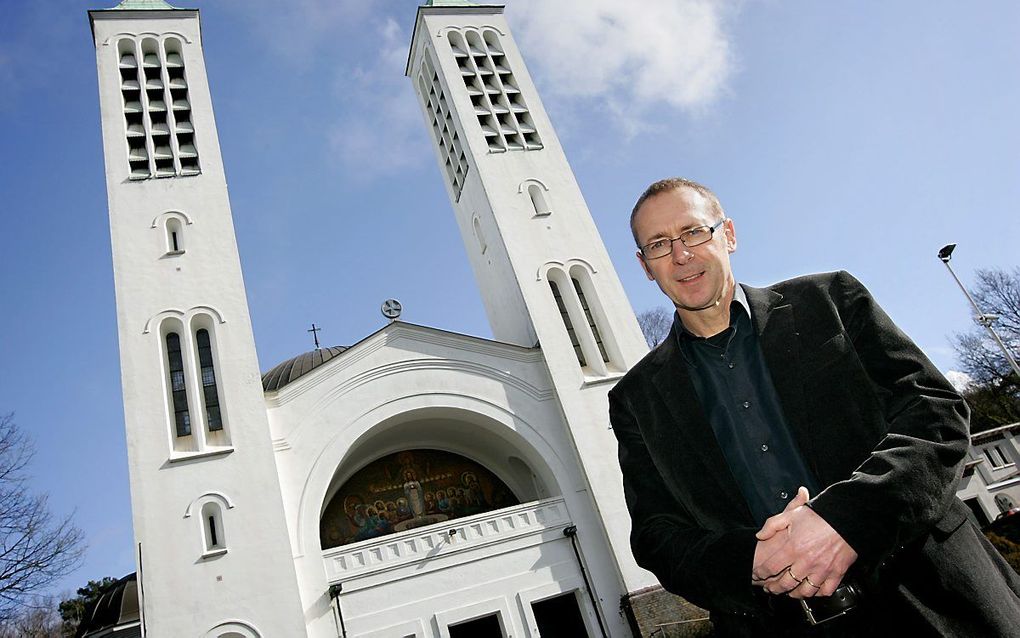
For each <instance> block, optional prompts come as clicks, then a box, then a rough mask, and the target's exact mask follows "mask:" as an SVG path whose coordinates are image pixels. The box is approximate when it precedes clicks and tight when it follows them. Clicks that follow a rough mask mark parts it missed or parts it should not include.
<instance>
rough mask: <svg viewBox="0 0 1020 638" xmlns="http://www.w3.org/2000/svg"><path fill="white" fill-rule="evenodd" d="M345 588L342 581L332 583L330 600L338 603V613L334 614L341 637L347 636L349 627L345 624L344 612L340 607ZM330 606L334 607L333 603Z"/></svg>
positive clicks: (345, 637)
mask: <svg viewBox="0 0 1020 638" xmlns="http://www.w3.org/2000/svg"><path fill="white" fill-rule="evenodd" d="M343 590H344V586H343V584H341V583H337V584H335V585H330V586H329V602H330V603H336V613H335V614H334V615H333V622H334V623H337V628H336V630H337V632H338V633H337V636H339V637H340V638H347V627H346V626H345V625H344V612H343V610H342V609H340V592H342V591H343ZM330 607H333V605H332V604H330ZM338 619H339V620H338Z"/></svg>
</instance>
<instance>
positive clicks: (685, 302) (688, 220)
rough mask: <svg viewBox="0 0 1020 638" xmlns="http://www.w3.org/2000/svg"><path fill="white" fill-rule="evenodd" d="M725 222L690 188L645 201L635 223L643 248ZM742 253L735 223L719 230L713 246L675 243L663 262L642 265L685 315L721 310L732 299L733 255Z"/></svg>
mask: <svg viewBox="0 0 1020 638" xmlns="http://www.w3.org/2000/svg"><path fill="white" fill-rule="evenodd" d="M718 221H719V216H718V214H716V213H714V212H713V211H712V208H711V204H710V203H709V201H708V200H707V199H705V198H704V197H702V196H701V195H700V194H699V193H698V192H697V191H694V190H691V189H689V188H681V189H674V190H671V191H666V192H663V193H659V194H658V195H655V196H653V197H651V198H650V199H647V200H645V203H644V204H642V205H641V208H640V209H638V213H637V216H636V217H635V218H634V231H635V234H636V235H637V239H638V243H639V244H640V245H642V246H644V245H646V244H647V243H648V242H650V241H653V240H655V239H660V238H673V237H678V236H680V233H682V232H684V231H686V230H690V229H691V228H694V227H695V226H712V225H713V224H715V223H716V222H718ZM736 249H737V237H736V234H735V233H734V229H733V222H732V221H730V220H727V221H726V222H725V223H724V224H723V225H722V226H721V227H720V228H719V229H718V230H716V231H715V234H714V235H713V237H712V239H711V241H709V242H707V243H704V244H701V245H700V246H695V247H693V248H688V247H686V246H684V245H683V243H682V242H680V241H675V242H673V252H672V253H670V254H669V255H666V256H665V257H659V258H658V259H645V258H644V257H643V256H642V255H641V251H638V261H639V262H641V267H642V268H643V269H644V271H645V274H646V275H648V278H649V279H651V280H654V281H655V283H657V284H658V285H659V288H660V289H661V290H662V292H663V293H665V295H666V296H667V297H669V298H670V300H671V301H672V302H673V304H674V305H675V306H676V307H677V309H678V310H681V311H684V310H686V311H699V310H704V309H707V308H712V307H715V305H716V304H717V303H718V302H720V301H723V298H724V296H726V295H727V294H732V289H733V272H732V270H731V268H730V253H732V252H733V251H735V250H736Z"/></svg>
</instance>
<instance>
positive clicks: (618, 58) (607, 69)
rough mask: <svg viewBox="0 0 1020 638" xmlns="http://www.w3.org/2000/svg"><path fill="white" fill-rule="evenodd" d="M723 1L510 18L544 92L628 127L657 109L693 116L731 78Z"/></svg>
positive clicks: (583, 0)
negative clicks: (585, 104) (591, 105)
mask: <svg viewBox="0 0 1020 638" xmlns="http://www.w3.org/2000/svg"><path fill="white" fill-rule="evenodd" d="M735 6H736V5H735V4H734V3H732V2H731V3H726V2H723V1H722V0H642V2H640V3H625V2H620V1H619V0H558V1H557V2H549V1H547V0H545V1H543V0H514V1H513V3H512V4H511V6H510V7H508V8H507V19H508V20H510V22H511V24H512V25H513V28H514V34H515V36H516V38H517V40H518V43H519V44H520V47H521V50H522V51H524V53H525V56H526V57H527V60H528V62H529V66H530V67H531V69H532V72H533V73H534V74H535V76H536V77H537V78H538V79H539V83H540V86H541V89H542V90H543V92H544V93H545V94H547V95H549V96H551V97H552V98H553V99H559V98H569V99H579V100H594V101H597V102H599V103H601V104H602V105H603V106H604V107H605V108H606V109H607V110H608V111H609V112H611V113H613V114H614V115H615V116H616V117H617V118H618V119H619V120H621V122H623V123H625V124H627V125H628V126H632V127H633V126H635V125H638V124H639V121H640V116H641V114H642V112H643V111H645V110H646V109H647V108H649V107H652V106H656V105H668V106H669V107H672V108H675V109H679V110H683V111H686V112H689V113H696V112H698V111H700V110H702V109H704V108H705V107H707V106H708V105H710V104H711V103H712V102H714V101H715V100H717V99H718V98H719V97H720V96H721V95H722V94H723V93H724V91H725V89H726V86H727V82H728V80H729V78H730V76H731V74H732V73H733V69H734V59H733V58H734V56H733V48H732V46H731V44H730V42H729V39H728V36H727V33H726V28H725V23H726V21H727V17H728V14H729V12H730V11H733V10H735Z"/></svg>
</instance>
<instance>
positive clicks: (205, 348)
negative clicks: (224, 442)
mask: <svg viewBox="0 0 1020 638" xmlns="http://www.w3.org/2000/svg"><path fill="white" fill-rule="evenodd" d="M195 341H196V343H197V344H198V365H199V368H200V369H201V374H202V394H203V398H204V400H205V422H206V427H207V428H208V429H209V431H210V432H216V431H218V430H222V429H223V418H222V416H221V414H220V398H219V393H218V392H217V391H216V368H215V365H214V364H213V352H212V344H210V343H209V331H208V330H206V329H205V328H200V329H199V330H198V331H196V332H195Z"/></svg>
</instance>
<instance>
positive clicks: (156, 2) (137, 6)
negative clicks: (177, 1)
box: [113, 0, 177, 11]
mask: <svg viewBox="0 0 1020 638" xmlns="http://www.w3.org/2000/svg"><path fill="white" fill-rule="evenodd" d="M176 8H177V7H171V6H170V5H169V4H167V3H166V2H164V1H163V0H123V1H122V2H121V3H120V4H118V5H117V6H116V7H114V8H113V9H114V10H115V11H116V10H118V9H122V10H133V11H152V10H166V9H176Z"/></svg>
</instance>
